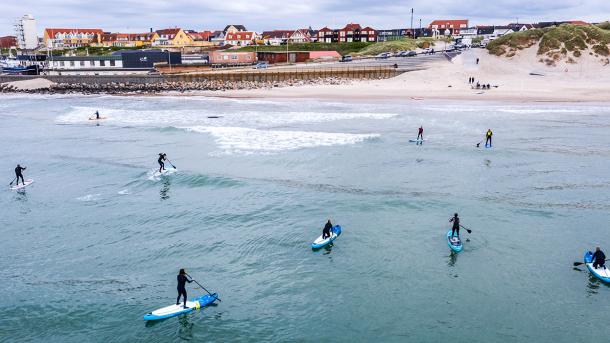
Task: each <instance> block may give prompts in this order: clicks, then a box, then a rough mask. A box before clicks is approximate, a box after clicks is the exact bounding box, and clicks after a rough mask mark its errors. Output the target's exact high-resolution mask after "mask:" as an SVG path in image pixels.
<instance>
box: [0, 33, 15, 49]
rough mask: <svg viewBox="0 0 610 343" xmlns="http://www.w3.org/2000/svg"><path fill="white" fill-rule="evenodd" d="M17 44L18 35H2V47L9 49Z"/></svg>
mask: <svg viewBox="0 0 610 343" xmlns="http://www.w3.org/2000/svg"><path fill="white" fill-rule="evenodd" d="M16 46H17V37H15V36H6V37H0V49H9V48H14V47H16Z"/></svg>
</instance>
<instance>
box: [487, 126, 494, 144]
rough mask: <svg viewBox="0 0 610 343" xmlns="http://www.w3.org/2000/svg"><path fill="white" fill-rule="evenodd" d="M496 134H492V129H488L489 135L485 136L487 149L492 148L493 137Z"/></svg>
mask: <svg viewBox="0 0 610 343" xmlns="http://www.w3.org/2000/svg"><path fill="white" fill-rule="evenodd" d="M493 135H494V133H493V132H491V129H487V133H486V134H485V147H486V148H487V147H489V148H491V136H493Z"/></svg>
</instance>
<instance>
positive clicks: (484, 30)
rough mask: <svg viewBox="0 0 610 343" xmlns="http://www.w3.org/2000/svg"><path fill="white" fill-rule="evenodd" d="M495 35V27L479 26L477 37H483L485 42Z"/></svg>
mask: <svg viewBox="0 0 610 343" xmlns="http://www.w3.org/2000/svg"><path fill="white" fill-rule="evenodd" d="M493 33H494V27H493V26H478V27H477V36H480V37H483V40H489V39H490V38H491V36H492V35H493Z"/></svg>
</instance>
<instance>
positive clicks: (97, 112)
mask: <svg viewBox="0 0 610 343" xmlns="http://www.w3.org/2000/svg"><path fill="white" fill-rule="evenodd" d="M95 119H97V120H100V112H99V111H95Z"/></svg>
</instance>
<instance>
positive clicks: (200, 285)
mask: <svg viewBox="0 0 610 343" xmlns="http://www.w3.org/2000/svg"><path fill="white" fill-rule="evenodd" d="M185 274H186V276H188V277H190V278H191V281H193V282H195V283H196V284H197V285H199V287H201V288H203V290H204V291H206V292H208V294H209V295H211V296H213V297H214V298H216V299H218V301H222V300H220V298H219V297H218V295H216V296H214V295H212V293H210V291H208V290H207V289H205V287H203V286H202V285H201V284H200V283H199V282H197V281H196V280H195V279H193V277H192V276H190V275H189V274H187V273H185Z"/></svg>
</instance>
